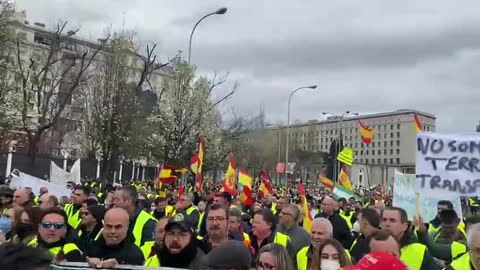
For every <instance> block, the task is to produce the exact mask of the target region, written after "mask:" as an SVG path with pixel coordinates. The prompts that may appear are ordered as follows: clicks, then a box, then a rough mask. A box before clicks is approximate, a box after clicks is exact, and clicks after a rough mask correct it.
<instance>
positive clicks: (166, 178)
mask: <svg viewBox="0 0 480 270" xmlns="http://www.w3.org/2000/svg"><path fill="white" fill-rule="evenodd" d="M176 170H177V168H175V167H173V166H170V165H167V164H165V165H163V167H162V169H161V170H160V174H159V175H158V179H157V183H158V181H160V182H162V183H163V184H171V183H173V182H175V181H177V180H178V177H177V176H176V175H175V174H174V172H175V171H176Z"/></svg>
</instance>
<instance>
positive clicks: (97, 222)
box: [78, 205, 105, 249]
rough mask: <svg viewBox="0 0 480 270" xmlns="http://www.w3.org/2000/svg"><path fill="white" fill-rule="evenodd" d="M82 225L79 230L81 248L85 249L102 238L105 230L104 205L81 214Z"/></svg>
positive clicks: (89, 208)
mask: <svg viewBox="0 0 480 270" xmlns="http://www.w3.org/2000/svg"><path fill="white" fill-rule="evenodd" d="M80 216H81V217H82V223H81V224H80V227H79V229H78V236H79V240H80V242H81V246H82V247H83V248H84V249H85V247H87V246H88V245H89V244H91V243H92V242H93V241H96V240H98V239H99V238H100V235H101V234H102V229H103V222H102V221H103V217H104V216H105V208H104V207H103V206H102V205H92V206H89V207H87V209H85V210H83V209H82V211H81V212H80Z"/></svg>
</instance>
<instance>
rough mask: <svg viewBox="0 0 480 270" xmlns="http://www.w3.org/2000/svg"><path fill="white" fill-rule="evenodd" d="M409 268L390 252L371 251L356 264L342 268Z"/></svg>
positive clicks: (389, 269)
mask: <svg viewBox="0 0 480 270" xmlns="http://www.w3.org/2000/svg"><path fill="white" fill-rule="evenodd" d="M387 269H388V270H409V268H408V267H407V266H406V265H405V264H404V263H403V262H402V261H400V259H398V258H397V257H395V256H394V255H392V254H390V253H388V252H382V251H377V252H371V253H369V254H367V255H365V256H363V258H362V259H361V260H360V261H359V262H358V263H357V264H356V265H354V266H351V267H345V268H342V270H387Z"/></svg>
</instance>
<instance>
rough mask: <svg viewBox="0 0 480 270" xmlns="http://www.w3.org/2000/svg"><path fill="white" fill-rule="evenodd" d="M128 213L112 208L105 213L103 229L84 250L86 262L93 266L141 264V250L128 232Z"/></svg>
mask: <svg viewBox="0 0 480 270" xmlns="http://www.w3.org/2000/svg"><path fill="white" fill-rule="evenodd" d="M129 219H130V217H129V214H128V212H127V211H126V210H125V209H122V208H112V209H110V210H108V211H107V212H106V213H105V219H104V223H105V224H104V229H103V231H102V235H101V236H100V237H99V239H98V240H97V241H95V244H92V245H89V247H88V248H87V250H86V253H87V262H88V264H89V265H90V267H94V268H115V267H116V266H117V265H119V264H130V265H143V263H144V261H145V259H144V257H143V253H142V250H141V249H140V248H139V247H138V246H137V245H135V239H134V238H133V237H132V235H131V234H130V233H129V232H128V222H129Z"/></svg>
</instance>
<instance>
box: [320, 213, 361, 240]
mask: <svg viewBox="0 0 480 270" xmlns="http://www.w3.org/2000/svg"><path fill="white" fill-rule="evenodd" d="M318 217H323V218H327V216H326V215H325V214H324V213H318V214H317V215H316V216H315V218H318ZM328 220H330V223H332V226H333V238H335V239H336V240H337V241H338V242H340V243H341V244H342V246H343V247H344V248H346V249H350V247H351V246H352V242H353V235H352V233H351V232H350V228H349V227H348V225H347V222H346V221H345V220H344V219H343V218H342V217H341V216H339V215H338V213H333V215H331V216H330V217H328Z"/></svg>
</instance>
